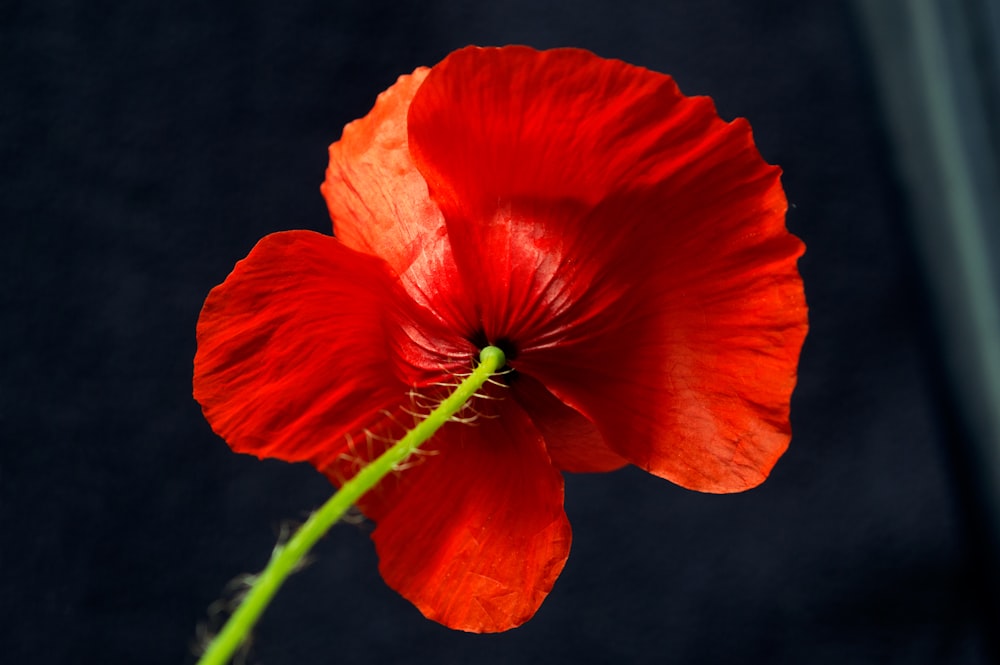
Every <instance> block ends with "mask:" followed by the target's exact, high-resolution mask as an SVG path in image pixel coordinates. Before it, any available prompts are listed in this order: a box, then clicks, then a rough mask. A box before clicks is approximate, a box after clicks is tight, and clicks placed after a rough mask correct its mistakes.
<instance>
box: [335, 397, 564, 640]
mask: <svg viewBox="0 0 1000 665" xmlns="http://www.w3.org/2000/svg"><path fill="white" fill-rule="evenodd" d="M477 404H478V406H483V405H482V404H481V403H477ZM477 404H473V406H474V407H476V406H477ZM485 408H489V409H490V410H491V411H493V413H491V414H490V415H493V416H498V417H490V418H481V419H479V420H477V421H476V422H473V423H471V424H462V423H449V424H447V425H445V426H444V427H443V428H442V429H441V430H440V431H439V432H438V433H437V434H436V435H435V437H434V438H433V440H432V441H431V442H429V443H428V444H427V445H426V446H425V451H424V453H423V454H421V455H419V456H418V457H417V458H416V462H417V463H416V464H414V465H413V466H412V467H410V468H407V469H405V470H403V471H401V472H400V473H399V474H397V475H396V476H395V477H389V478H387V479H385V480H383V481H382V483H381V484H380V485H379V486H378V487H376V488H375V489H374V490H373V491H371V492H370V493H369V494H368V495H366V496H365V498H364V499H362V501H361V508H362V510H363V511H364V512H365V514H366V515H368V516H369V517H370V518H372V519H373V520H375V523H376V528H375V531H374V533H373V534H372V538H373V540H374V541H375V546H376V549H377V551H378V555H379V570H380V571H381V573H382V577H383V579H385V581H386V583H387V584H388V585H389V586H391V587H392V588H393V589H395V590H396V591H398V592H399V593H400V594H401V595H402V596H403V597H405V598H407V599H408V600H410V601H411V602H412V603H413V604H414V605H415V606H416V607H417V608H418V609H419V610H420V611H421V612H422V613H423V614H424V615H425V616H427V617H428V618H430V619H433V620H434V621H438V622H440V623H442V624H444V625H446V626H448V627H451V628H456V629H460V630H466V631H471V632H498V631H503V630H507V629H510V628H513V627H515V626H518V625H520V624H522V623H524V622H525V621H527V620H528V619H530V618H531V617H532V615H534V613H535V611H536V610H537V609H538V607H539V605H541V603H542V601H543V600H544V598H545V597H546V595H548V593H549V591H550V590H551V589H552V585H553V584H554V583H555V580H556V578H557V577H558V576H559V573H560V571H561V570H562V568H563V565H564V564H565V562H566V558H567V556H568V555H569V547H570V541H571V533H570V526H569V522H568V520H567V518H566V514H565V512H564V510H563V480H562V476H561V474H560V473H559V472H558V471H557V470H556V469H555V468H553V466H552V464H551V462H550V461H549V458H548V456H547V455H546V453H545V448H544V445H543V443H542V440H541V436H540V435H539V433H538V432H537V430H536V429H535V428H534V427H533V426H532V424H531V421H530V420H529V419H528V418H527V417H526V416H525V414H524V412H523V411H521V409H520V408H519V407H518V405H517V404H516V403H515V402H513V401H512V400H503V401H501V402H500V403H498V404H487V405H485ZM332 477H333V479H334V480H335V481H336V480H337V477H336V476H332Z"/></svg>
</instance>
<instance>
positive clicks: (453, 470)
mask: <svg viewBox="0 0 1000 665" xmlns="http://www.w3.org/2000/svg"><path fill="white" fill-rule="evenodd" d="M779 176H780V170H779V169H778V168H777V167H774V166H770V165H768V164H766V163H765V162H764V161H763V160H762V159H761V157H760V155H759V154H758V152H757V150H756V148H755V147H754V144H753V139H752V137H751V133H750V127H749V125H748V124H747V122H746V121H745V120H742V119H738V120H735V121H733V122H728V123H727V122H724V121H722V120H721V119H720V118H719V117H718V116H717V115H716V113H715V109H714V106H713V104H712V101H711V100H710V99H709V98H707V97H685V96H683V95H682V94H681V93H680V92H679V91H678V89H677V86H676V85H675V83H674V82H673V80H672V79H671V78H670V77H668V76H665V75H663V74H658V73H655V72H651V71H649V70H646V69H642V68H639V67H634V66H631V65H628V64H625V63H623V62H620V61H615V60H604V59H601V58H598V57H596V56H594V55H593V54H591V53H588V52H586V51H582V50H576V49H558V50H553V51H544V52H538V51H534V50H532V49H529V48H524V47H506V48H486V49H484V48H471V47H470V48H467V49H463V50H461V51H457V52H455V53H452V54H451V55H449V56H448V57H447V58H445V60H444V61H442V62H441V63H440V64H438V65H437V66H435V67H433V68H431V69H426V68H421V69H418V70H416V71H415V72H414V73H413V74H412V75H409V76H403V77H401V78H400V79H399V80H398V82H397V83H396V84H395V85H393V86H392V87H391V88H389V89H388V90H387V91H385V92H384V93H382V95H380V96H379V98H378V101H377V103H376V104H375V107H374V108H373V109H372V111H371V113H369V114H368V115H367V116H366V117H364V118H362V119H360V120H357V121H355V122H353V123H351V124H349V125H348V126H347V127H346V128H345V129H344V133H343V136H342V138H341V139H340V141H338V142H337V143H334V144H333V145H332V146H331V147H330V165H329V169H328V171H327V175H326V181H325V182H324V184H323V187H322V191H323V195H324V196H325V197H326V201H327V203H328V205H329V209H330V213H331V216H332V218H333V224H334V230H335V236H336V237H332V236H327V235H322V234H318V233H313V232H308V231H288V232H284V233H276V234H273V235H270V236H267V237H265V238H264V239H263V240H261V241H260V243H258V244H257V246H256V247H255V248H254V249H253V251H251V253H250V255H249V256H248V257H247V258H246V259H245V260H243V261H241V262H239V263H238V264H237V266H236V268H235V269H234V270H233V272H232V274H230V275H229V277H228V278H227V279H226V281H225V282H224V283H223V284H222V285H220V286H218V287H216V288H215V289H213V290H212V292H211V293H210V294H209V296H208V299H207V301H206V302H205V306H204V309H203V311H202V313H201V318H200V320H199V322H198V354H197V357H196V359H195V378H194V388H195V396H196V397H197V399H198V401H199V402H201V404H202V406H203V408H204V412H205V415H206V417H207V419H208V421H209V422H210V423H211V425H212V427H213V428H214V429H215V431H216V432H217V433H218V434H220V435H221V436H222V437H223V438H225V440H226V441H227V442H228V443H229V445H230V446H231V447H232V448H233V450H235V451H238V452H244V453H252V454H254V455H257V456H260V457H274V458H278V459H283V460H288V461H308V462H310V463H312V464H313V465H315V466H316V467H317V468H318V469H319V470H321V471H323V472H324V473H326V474H327V475H328V476H329V477H330V478H331V479H332V480H334V482H338V481H340V480H342V479H343V478H344V477H346V476H350V475H351V474H353V472H354V471H355V469H356V466H357V465H358V464H362V463H364V461H365V460H366V459H370V458H371V457H372V456H373V455H375V454H377V453H378V452H380V451H381V450H382V449H384V448H385V446H386V445H387V444H386V443H385V442H386V441H388V440H392V439H393V438H395V437H398V436H399V435H400V434H401V432H402V431H403V430H404V429H405V428H406V427H407V426H408V425H412V423H413V417H412V416H413V415H419V414H420V413H421V412H425V411H426V410H427V409H428V408H430V407H431V406H433V402H434V400H435V399H437V398H438V396H439V394H441V391H445V390H447V385H444V386H442V384H449V383H453V382H454V377H455V375H458V374H461V373H463V372H467V371H468V370H469V368H470V367H471V363H472V359H473V358H474V357H476V355H477V353H478V349H479V348H480V347H482V346H484V345H486V344H493V345H496V346H499V347H501V348H503V349H504V350H505V352H506V354H507V358H508V368H509V370H510V371H509V373H508V374H506V375H504V376H503V377H502V378H501V379H499V380H498V381H497V382H496V383H497V385H492V386H489V387H488V390H487V391H486V392H487V394H486V395H484V396H483V398H482V399H477V400H475V401H474V403H473V404H472V405H471V408H470V410H468V411H467V412H466V415H468V416H469V418H468V419H469V420H471V421H473V422H470V423H461V422H454V423H448V424H447V425H445V426H444V428H442V429H441V430H440V431H439V432H438V434H437V435H435V437H434V438H433V439H432V440H431V441H430V442H428V445H427V446H425V450H426V452H427V454H426V455H421V456H420V457H419V459H418V460H417V461H418V462H422V463H419V464H414V465H413V467H414V468H410V469H407V470H405V471H403V472H401V473H399V474H396V475H395V476H393V477H390V478H387V479H386V480H384V481H383V482H382V483H381V484H380V485H379V486H378V487H377V488H376V489H375V490H374V491H373V492H371V493H370V494H369V495H368V496H366V497H365V499H364V500H363V502H362V505H361V508H362V510H363V511H364V512H365V513H366V514H367V515H368V516H369V517H370V518H371V519H373V520H374V521H375V523H376V529H375V531H374V533H373V535H372V537H373V539H374V541H375V545H376V548H377V550H378V554H379V557H380V570H381V572H382V575H383V577H384V578H385V580H386V582H387V583H388V584H389V585H390V586H392V587H393V588H395V589H396V590H397V591H399V592H400V593H401V594H402V595H403V596H405V597H406V598H408V599H409V600H410V601H412V602H413V603H414V604H415V605H416V606H417V607H418V608H419V609H420V610H421V611H422V612H423V613H424V614H425V615H426V616H428V617H429V618H431V619H434V620H436V621H439V622H441V623H443V624H445V625H448V626H451V627H454V628H460V629H463V630H469V631H478V632H489V631H500V630H505V629H508V628H511V627H513V626H517V625H519V624H521V623H522V622H524V621H526V620H527V619H529V618H530V617H531V616H532V615H533V614H534V612H535V611H536V609H537V608H538V606H539V604H540V603H541V602H542V600H543V599H544V597H545V596H546V595H547V594H548V592H549V590H550V589H551V588H552V585H553V583H554V582H555V579H556V577H557V576H558V575H559V572H560V571H561V569H562V567H563V564H564V563H565V561H566V557H567V554H568V552H569V547H570V527H569V523H568V522H567V519H566V514H565V512H564V510H563V479H562V474H561V472H562V471H610V470H612V469H616V468H618V467H621V466H623V465H625V464H634V465H637V466H639V467H641V468H643V469H646V470H647V471H649V472H651V473H654V474H656V475H658V476H661V477H663V478H666V479H668V480H671V481H673V482H675V483H677V484H679V485H682V486H684V487H688V488H691V489H694V490H700V491H704V492H736V491H740V490H744V489H747V488H749V487H753V486H755V485H757V484H758V483H760V482H762V481H763V480H764V479H765V477H766V476H767V475H768V473H769V471H770V469H771V468H772V467H773V465H774V464H775V462H776V460H777V459H778V457H779V456H780V455H781V454H782V453H783V452H784V450H785V448H786V447H787V445H788V441H789V437H790V429H789V423H788V411H789V398H790V395H791V392H792V389H793V387H794V384H795V378H796V364H797V360H798V355H799V349H800V347H801V344H802V341H803V338H804V336H805V333H806V327H807V324H806V306H805V302H804V298H803V290H802V282H801V279H800V278H799V275H798V272H797V269H796V259H797V257H798V256H799V255H800V254H801V253H802V251H803V245H802V243H801V242H800V241H799V240H798V239H797V238H796V237H794V236H792V235H791V234H789V233H788V231H787V230H786V228H785V224H784V213H785V209H786V203H785V197H784V194H783V192H782V189H781V185H780V182H779Z"/></svg>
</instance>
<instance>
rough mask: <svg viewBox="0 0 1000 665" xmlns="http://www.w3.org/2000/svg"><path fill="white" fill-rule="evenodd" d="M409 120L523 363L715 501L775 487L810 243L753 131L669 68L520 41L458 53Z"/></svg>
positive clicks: (488, 304) (450, 221) (629, 450)
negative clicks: (724, 115) (793, 222)
mask: <svg viewBox="0 0 1000 665" xmlns="http://www.w3.org/2000/svg"><path fill="white" fill-rule="evenodd" d="M409 117H410V122H409V129H410V150H411V153H412V154H413V157H414V161H415V163H416V164H417V166H418V168H420V170H421V172H422V173H423V174H424V176H425V177H426V179H427V182H428V185H429V188H430V192H431V195H432V197H433V198H434V200H435V201H437V203H438V204H439V206H440V208H441V210H442V211H443V213H444V216H445V219H446V223H447V226H448V233H449V236H450V238H451V242H452V247H453V248H454V253H455V261H456V264H457V266H458V269H459V272H460V273H461V275H462V277H463V279H464V281H465V282H466V283H467V284H469V285H472V287H471V288H472V289H474V294H473V300H474V302H476V303H477V305H478V306H479V307H480V308H481V309H480V311H478V312H477V316H478V317H479V318H480V319H481V320H482V327H483V329H484V330H485V334H486V337H487V339H489V340H491V341H496V340H506V341H509V342H511V343H512V346H514V347H515V348H514V350H515V352H516V354H515V355H514V357H513V358H512V362H511V364H512V366H514V367H516V368H517V369H518V371H522V372H524V373H526V374H529V375H532V376H535V377H536V378H538V379H539V380H540V381H541V382H542V383H543V384H544V385H545V386H546V387H547V388H548V389H549V390H550V391H552V392H553V393H554V394H555V395H557V396H558V397H560V398H561V399H563V400H564V401H565V402H566V403H567V404H568V405H570V406H571V407H573V408H575V409H576V410H578V411H579V412H581V413H582V414H583V415H585V416H586V417H587V418H589V419H590V420H592V421H593V422H594V423H595V424H596V425H597V426H598V428H599V430H600V431H601V433H602V434H603V435H604V437H605V439H606V440H607V442H608V444H609V445H610V446H611V447H612V448H613V449H614V450H616V451H617V452H618V453H620V454H621V455H623V456H625V457H626V458H628V459H629V460H630V461H633V462H634V463H636V464H638V465H640V466H642V467H644V468H646V469H648V470H650V471H652V472H653V473H657V474H659V475H662V476H664V477H667V478H669V479H671V480H673V481H675V482H677V483H679V484H681V485H684V486H687V487H691V488H694V489H700V490H705V491H715V492H723V491H737V490H741V489H745V488H747V487H750V486H753V485H755V484H757V483H759V482H761V481H762V480H763V479H764V477H766V475H767V473H768V472H769V470H770V469H771V467H772V466H773V464H774V463H775V461H776V460H777V458H778V457H779V456H780V455H781V453H782V452H783V451H784V450H785V448H786V446H787V444H788V440H789V436H790V435H789V427H788V403H789V399H790V394H791V391H792V388H793V387H794V384H795V372H796V365H797V359H798V353H799V348H800V346H801V343H802V339H803V337H804V335H805V331H806V325H807V324H806V309H805V304H804V299H803V294H802V285H801V280H800V278H799V276H798V273H797V271H796V268H795V260H796V258H797V257H798V256H799V255H800V254H801V252H802V245H801V243H800V242H799V241H798V239H796V238H795V237H794V236H791V235H790V234H788V232H787V231H786V229H785V227H784V211H785V200H784V195H783V193H782V191H781V187H780V184H779V182H778V174H779V172H778V170H777V169H776V168H774V167H771V166H768V165H767V164H766V163H765V162H764V161H763V160H762V159H761V158H760V155H759V154H758V152H757V150H756V148H755V147H754V145H753V140H752V137H751V134H750V131H749V126H748V125H747V123H746V122H745V121H743V120H737V121H735V122H732V123H725V122H723V121H722V120H721V119H719V118H718V116H717V115H716V114H715V110H714V107H713V105H712V103H711V100H709V99H708V98H704V97H700V98H699V97H694V98H688V97H684V96H683V95H681V94H680V92H679V91H678V90H677V87H676V85H675V84H674V83H673V81H672V80H671V79H670V78H669V77H667V76H665V75H662V74H657V73H654V72H650V71H648V70H645V69H641V68H637V67H633V66H630V65H627V64H625V63H622V62H618V61H609V60H602V59H600V58H597V57H596V56H594V55H592V54H590V53H587V52H585V51H578V50H569V49H563V50H556V51H548V52H543V53H538V52H536V51H532V50H531V49H527V48H523V47H511V48H504V49H476V48H470V49H465V50H463V51H459V52H456V53H454V54H452V55H451V56H449V57H448V58H447V59H445V60H444V61H443V62H442V63H441V64H439V65H438V66H436V67H435V68H434V69H433V70H432V71H431V73H430V74H429V75H428V77H427V78H426V80H425V81H424V84H423V85H422V86H421V88H420V89H419V91H418V92H417V94H416V95H415V97H414V99H413V102H412V104H411V106H410V116H409ZM536 420H537V418H536Z"/></svg>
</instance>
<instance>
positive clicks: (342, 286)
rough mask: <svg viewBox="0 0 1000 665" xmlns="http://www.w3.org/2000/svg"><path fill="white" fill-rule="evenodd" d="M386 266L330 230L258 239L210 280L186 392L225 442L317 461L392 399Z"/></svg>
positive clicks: (395, 396)
mask: <svg viewBox="0 0 1000 665" xmlns="http://www.w3.org/2000/svg"><path fill="white" fill-rule="evenodd" d="M400 294H401V291H400V289H399V288H398V285H397V284H396V281H395V278H394V276H393V275H392V273H391V271H390V270H389V268H388V266H386V264H385V263H384V262H383V261H381V260H379V259H376V258H373V257H370V256H367V255H364V254H360V253H358V252H355V251H352V250H350V249H348V248H346V247H344V246H343V245H342V244H341V243H340V242H339V241H337V240H336V239H334V238H333V237H330V236H324V235H321V234H318V233H313V232H310V231H287V232H283V233H275V234H272V235H269V236H266V237H265V238H263V239H262V240H261V241H260V242H259V243H257V245H256V247H254V248H253V250H252V251H251V252H250V254H249V255H248V256H247V257H246V259H244V260H242V261H240V262H239V263H237V264H236V267H235V268H234V269H233V272H232V273H231V274H230V275H229V277H227V278H226V280H225V282H223V283H222V284H220V285H219V286H217V287H215V288H214V289H212V291H211V293H209V295H208V298H207V299H206V301H205V305H204V308H203V309H202V311H201V316H200V318H199V319H198V328H197V336H198V351H197V354H196V355H195V362H194V396H195V398H196V399H197V400H198V402H200V403H201V405H202V409H203V411H204V413H205V417H206V418H207V419H208V422H209V423H210V424H211V426H212V429H214V430H215V432H216V433H217V434H219V435H220V436H221V437H222V438H224V439H225V440H226V442H228V443H229V445H230V446H231V447H232V448H233V450H235V451H237V452H242V453H251V454H254V455H257V456H258V457H274V458H278V459H282V460H287V461H290V462H297V461H309V462H312V463H313V464H314V465H316V466H317V467H319V468H323V467H325V466H328V465H330V464H332V463H333V462H334V461H335V460H336V459H337V458H338V456H339V455H340V454H341V453H343V452H344V450H345V447H346V445H347V443H348V436H349V435H350V434H352V433H354V432H358V431H360V430H362V429H363V428H364V427H366V426H367V425H368V424H369V423H371V422H372V421H374V420H375V419H376V417H377V414H378V413H379V412H380V411H381V410H382V409H383V408H386V407H387V406H389V405H394V404H395V403H398V402H399V401H400V400H401V398H402V396H403V395H404V394H405V393H406V390H407V386H406V385H405V384H404V383H401V381H400V380H399V379H398V378H397V374H396V370H395V369H394V367H393V365H392V364H391V362H390V358H391V353H390V344H391V341H390V338H389V335H388V334H387V332H386V329H387V324H386V320H387V318H390V317H392V316H393V312H394V308H396V307H397V306H398V304H399V302H400Z"/></svg>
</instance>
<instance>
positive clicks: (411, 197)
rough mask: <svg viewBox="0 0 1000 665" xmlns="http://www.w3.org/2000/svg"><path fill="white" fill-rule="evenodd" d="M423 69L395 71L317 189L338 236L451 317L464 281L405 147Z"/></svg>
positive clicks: (335, 147) (347, 134) (336, 148)
mask: <svg viewBox="0 0 1000 665" xmlns="http://www.w3.org/2000/svg"><path fill="white" fill-rule="evenodd" d="M428 72H429V70H428V69H427V68H425V67H421V68H419V69H417V70H416V71H414V72H413V74H411V75H408V76H401V77H399V80H398V81H397V82H396V83H395V84H394V85H393V86H392V87H390V88H389V89H388V90H386V91H385V92H383V93H382V94H380V95H379V96H378V100H377V101H376V102H375V106H374V107H373V108H372V110H371V111H370V112H369V113H368V115H366V116H365V117H363V118H360V119H358V120H355V121H354V122H352V123H350V124H348V125H347V126H346V127H345V128H344V133H343V135H342V136H341V138H340V140H339V141H337V142H336V143H334V144H332V145H331V146H330V161H329V165H328V167H327V170H326V179H325V180H324V182H323V185H322V186H321V187H320V189H321V191H322V193H323V196H324V198H325V199H326V203H327V207H328V208H329V210H330V217H331V218H332V220H333V227H334V234H335V235H336V236H337V237H338V238H339V239H340V240H341V242H343V243H344V244H345V245H346V246H347V247H350V248H351V249H355V250H357V251H359V252H364V253H366V254H371V255H373V256H378V257H380V258H382V259H384V260H385V261H386V262H387V263H388V264H389V266H390V267H391V268H392V270H393V271H395V272H396V274H397V275H399V277H400V280H401V282H402V284H403V286H404V288H405V289H406V291H407V292H408V293H409V294H410V297H411V298H413V299H414V301H416V302H417V303H420V304H421V305H423V306H425V307H427V309H428V310H429V311H431V312H434V313H436V314H437V316H438V317H439V318H448V319H450V320H454V319H455V318H457V317H461V316H462V314H461V311H462V310H460V309H459V310H456V309H454V307H455V303H456V302H462V301H463V297H462V289H463V285H462V282H461V280H459V279H457V272H456V268H455V263H454V260H453V259H452V252H451V243H450V239H449V238H448V235H447V230H446V228H445V224H444V218H443V216H442V215H441V211H440V210H439V209H438V207H437V204H436V203H434V201H432V200H431V198H430V196H429V195H428V192H427V183H426V181H425V180H424V178H423V176H422V175H421V174H420V172H419V171H418V170H417V168H416V166H415V165H414V164H413V161H412V159H411V157H410V151H409V138H408V130H407V120H406V118H407V112H408V110H409V106H410V102H411V100H412V99H413V96H414V95H415V94H416V92H417V90H418V89H419V88H420V86H421V84H422V83H423V81H424V78H426V76H427V74H428ZM456 296H457V297H456Z"/></svg>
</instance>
